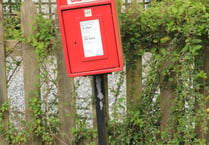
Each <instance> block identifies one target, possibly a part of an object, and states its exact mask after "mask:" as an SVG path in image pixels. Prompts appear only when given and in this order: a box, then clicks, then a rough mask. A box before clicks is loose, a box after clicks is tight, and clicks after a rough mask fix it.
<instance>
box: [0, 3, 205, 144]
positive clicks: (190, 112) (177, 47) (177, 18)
mask: <svg viewBox="0 0 209 145" xmlns="http://www.w3.org/2000/svg"><path fill="white" fill-rule="evenodd" d="M14 7H15V9H17V15H16V16H15V17H7V18H6V19H5V21H4V22H5V23H4V24H5V34H6V35H5V39H18V40H20V41H27V42H30V43H31V44H32V45H33V46H34V47H35V48H36V52H37V59H38V60H39V63H40V67H41V68H42V72H41V75H40V78H41V79H42V85H44V86H46V87H45V89H44V92H46V95H45V98H44V99H42V100H44V101H43V102H39V101H38V100H36V99H34V100H32V101H31V104H30V105H31V107H32V108H33V110H34V114H36V115H37V118H36V120H35V121H34V126H24V127H23V128H22V129H21V131H20V130H17V129H16V128H15V127H14V125H13V124H10V127H9V130H8V132H6V131H5V130H4V129H3V127H2V128H1V132H3V134H4V135H5V136H6V139H7V140H10V143H11V144H22V143H24V142H25V141H26V138H27V137H26V132H27V131H32V132H35V133H36V134H37V135H41V136H42V139H43V140H44V141H45V144H54V143H55V138H56V134H57V132H58V126H59V120H58V116H57V112H56V110H55V111H50V110H51V109H52V108H56V107H57V106H56V105H57V96H56V95H54V96H53V99H51V100H50V101H49V100H48V98H47V97H48V96H49V94H50V91H51V90H52V89H54V87H53V86H56V85H57V84H56V81H57V78H53V77H52V76H51V74H49V73H47V72H48V70H47V65H48V64H49V61H50V62H51V63H53V59H52V60H50V59H46V56H47V55H48V54H50V56H54V53H55V50H54V49H53V48H55V47H56V45H55V44H56V41H55V40H54V39H55V37H54V36H55V31H54V28H53V25H52V22H51V20H49V19H46V18H44V17H43V16H42V15H39V17H38V20H37V22H36V23H37V24H38V26H39V27H38V31H39V33H36V35H33V36H31V38H30V39H29V40H24V39H23V37H22V36H21V35H22V34H21V32H20V18H19V14H18V11H19V6H18V5H17V6H16V5H15V6H14ZM119 9H121V14H120V18H121V36H122V43H123V48H124V54H125V59H126V67H130V68H133V69H134V67H135V64H136V57H137V56H143V55H144V53H146V52H150V53H151V58H150V60H149V62H148V64H146V65H145V66H143V70H144V69H148V72H147V74H146V79H145V80H146V81H145V82H144V84H143V93H142V95H141V94H139V99H140V101H141V103H140V104H138V105H137V106H134V107H130V109H128V110H127V114H120V115H119V114H118V112H120V110H126V109H125V108H126V107H125V106H124V105H123V103H124V100H126V97H128V96H124V97H122V98H118V95H119V94H120V92H121V84H122V83H123V82H124V77H123V76H124V72H122V73H121V77H120V78H119V80H120V81H119V82H118V85H117V88H116V89H113V90H112V91H113V92H114V93H115V97H116V98H117V99H115V102H114V107H113V117H112V119H111V120H110V121H109V124H108V127H109V143H110V144H112V145H118V144H120V145H121V144H124V145H134V144H136V145H139V144H143V145H144V144H206V143H208V142H206V138H205V135H207V132H208V125H207V124H208V119H209V118H208V112H209V111H208V110H209V109H208V108H209V106H208V99H209V92H208V90H209V88H208V87H209V80H208V77H209V75H208V74H207V73H206V71H205V70H204V63H205V62H204V61H205V55H206V54H205V51H206V50H207V49H208V46H209V44H208V43H209V42H208V39H209V3H208V2H207V0H184V1H181V0H165V1H152V2H151V3H150V5H149V8H147V9H144V7H143V5H140V4H138V3H137V2H136V1H134V2H132V3H131V4H130V5H129V6H128V7H127V8H125V9H124V8H119ZM10 22H13V25H7V24H8V23H10ZM35 31H37V30H35ZM54 42H55V43H54ZM9 51H11V50H9V48H8V50H7V52H9ZM133 51H134V52H136V53H135V54H134V55H133V53H132V52H133ZM13 63H15V64H17V65H18V64H19V63H20V62H19V61H18V62H17V61H14V62H13ZM46 64H47V65H46ZM167 64H169V65H167ZM53 72H54V73H56V68H55V69H54V70H53ZM165 89H167V90H170V92H171V94H172V97H171V100H170V101H171V102H170V103H169V102H168V103H169V104H170V108H169V115H168V116H167V117H168V118H167V121H168V122H169V125H167V126H166V127H165V128H166V129H162V127H163V126H164V124H162V123H161V119H162V118H161V117H162V112H161V111H162V105H164V104H161V103H162V102H163V100H162V98H163V97H162V91H163V90H165ZM46 106H47V107H46ZM6 110H8V104H5V105H4V106H2V109H1V112H4V111H6ZM52 110H53V109H52ZM49 112H50V113H49ZM40 116H41V117H40ZM0 117H2V116H1V114H0ZM40 118H41V119H40ZM22 123H23V124H24V121H23V122H22ZM197 130H199V131H201V135H199V133H198V131H197ZM73 133H74V136H75V140H74V141H73V142H72V144H79V142H80V141H81V139H88V140H90V141H89V142H88V143H89V144H94V142H92V140H93V139H94V138H96V132H95V130H94V129H92V128H89V127H88V126H87V125H86V123H85V120H80V119H77V128H75V129H74V130H73Z"/></svg>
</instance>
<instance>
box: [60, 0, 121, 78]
mask: <svg viewBox="0 0 209 145" xmlns="http://www.w3.org/2000/svg"><path fill="white" fill-rule="evenodd" d="M57 9H58V15H59V22H60V28H61V33H62V42H63V48H64V54H65V61H66V69H67V74H68V76H69V77H76V76H83V75H95V74H101V73H109V72H113V71H120V70H122V69H123V59H122V58H123V57H122V50H121V43H120V36H119V30H118V22H117V15H116V9H115V2H114V0H97V1H96V0H57Z"/></svg>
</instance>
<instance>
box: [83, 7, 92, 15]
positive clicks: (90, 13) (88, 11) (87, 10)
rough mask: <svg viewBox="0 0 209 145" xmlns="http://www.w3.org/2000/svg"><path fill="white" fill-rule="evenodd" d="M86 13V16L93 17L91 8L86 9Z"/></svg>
mask: <svg viewBox="0 0 209 145" xmlns="http://www.w3.org/2000/svg"><path fill="white" fill-rule="evenodd" d="M84 15H85V17H91V16H92V12H91V9H85V10H84Z"/></svg>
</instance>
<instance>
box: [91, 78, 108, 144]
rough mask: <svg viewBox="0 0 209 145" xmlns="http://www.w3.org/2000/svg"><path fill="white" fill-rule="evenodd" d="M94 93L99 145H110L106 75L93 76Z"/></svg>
mask: <svg viewBox="0 0 209 145" xmlns="http://www.w3.org/2000/svg"><path fill="white" fill-rule="evenodd" d="M93 82H94V92H95V101H96V115H97V130H98V140H99V145H108V139H107V137H108V135H107V128H106V120H107V118H106V116H105V97H106V96H105V86H104V74H99V75H95V76H93Z"/></svg>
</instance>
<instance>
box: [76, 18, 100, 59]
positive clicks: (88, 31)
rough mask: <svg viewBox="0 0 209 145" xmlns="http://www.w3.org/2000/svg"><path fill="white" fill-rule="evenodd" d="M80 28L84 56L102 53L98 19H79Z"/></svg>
mask: <svg viewBox="0 0 209 145" xmlns="http://www.w3.org/2000/svg"><path fill="white" fill-rule="evenodd" d="M80 28H81V36H82V41H83V48H84V56H85V57H92V56H101V55H104V53H103V46H102V38H101V31H100V25H99V20H98V19H95V20H88V21H81V22H80Z"/></svg>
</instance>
